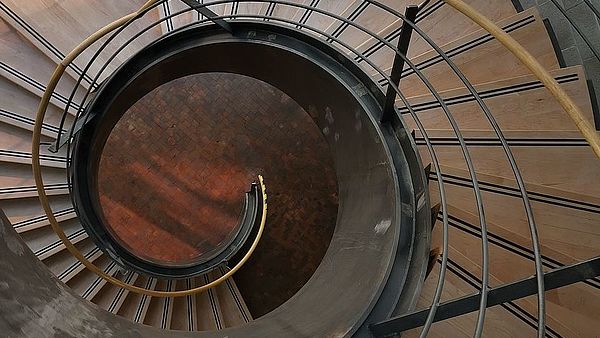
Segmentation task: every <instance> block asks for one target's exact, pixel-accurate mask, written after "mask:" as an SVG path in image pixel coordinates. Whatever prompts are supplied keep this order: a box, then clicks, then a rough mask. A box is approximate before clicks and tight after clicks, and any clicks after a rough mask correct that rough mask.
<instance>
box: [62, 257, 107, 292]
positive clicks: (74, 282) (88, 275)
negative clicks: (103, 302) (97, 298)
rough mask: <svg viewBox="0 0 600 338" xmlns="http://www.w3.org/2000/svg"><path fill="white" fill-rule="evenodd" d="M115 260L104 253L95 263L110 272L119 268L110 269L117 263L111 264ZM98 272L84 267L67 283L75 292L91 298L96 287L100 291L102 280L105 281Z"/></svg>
mask: <svg viewBox="0 0 600 338" xmlns="http://www.w3.org/2000/svg"><path fill="white" fill-rule="evenodd" d="M111 263H113V261H112V260H111V259H110V258H109V257H108V256H106V255H102V256H101V257H99V258H98V259H96V260H95V261H94V264H95V265H96V266H97V267H98V268H100V269H101V270H102V271H105V272H108V273H110V271H115V272H116V270H117V269H110V267H111V266H114V265H115V264H114V263H113V264H111ZM98 278H100V277H99V276H98V275H97V274H95V273H94V272H92V271H91V270H89V269H87V268H84V269H83V270H82V271H81V272H80V273H78V274H77V275H76V276H74V277H73V278H71V279H69V280H68V281H67V282H66V284H67V286H69V287H70V288H71V289H72V290H73V291H74V292H75V293H77V294H78V295H80V296H82V297H83V298H86V299H90V298H91V297H93V295H91V294H92V293H93V292H94V291H95V290H96V289H97V290H98V291H99V290H100V288H101V287H102V285H104V284H102V285H100V282H101V281H103V279H102V278H100V280H99V279H98Z"/></svg>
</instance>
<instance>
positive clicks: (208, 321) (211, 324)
mask: <svg viewBox="0 0 600 338" xmlns="http://www.w3.org/2000/svg"><path fill="white" fill-rule="evenodd" d="M215 278H218V277H217V276H216V275H215V274H210V273H209V274H204V275H202V276H199V277H197V278H196V285H206V284H208V283H210V282H211V281H213V280H214V279H215ZM196 305H197V313H196V318H197V323H198V330H200V331H211V330H220V329H222V328H224V327H226V326H225V325H226V323H225V315H226V314H225V313H224V312H223V309H222V304H221V301H220V299H219V297H218V294H217V291H216V290H215V289H214V288H212V289H209V290H207V291H205V292H202V293H199V294H196Z"/></svg>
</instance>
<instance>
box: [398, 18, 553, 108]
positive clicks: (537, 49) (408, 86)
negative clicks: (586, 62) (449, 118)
mask: <svg viewBox="0 0 600 338" xmlns="http://www.w3.org/2000/svg"><path fill="white" fill-rule="evenodd" d="M499 25H500V26H501V27H505V29H506V30H507V31H509V34H510V35H511V36H512V37H513V38H514V39H515V40H517V41H518V42H520V43H521V44H522V45H523V46H524V47H525V49H526V50H527V51H528V52H529V53H531V54H532V55H533V57H535V58H536V59H537V60H538V62H539V63H540V64H541V65H542V66H544V67H545V68H546V69H556V68H559V65H558V60H557V58H556V54H555V51H554V48H553V47H552V43H551V42H550V38H549V36H548V32H547V31H546V28H545V26H544V24H543V22H542V19H541V17H540V16H539V14H538V13H537V11H536V10H535V9H530V10H527V11H524V12H521V13H518V14H516V15H514V16H512V17H510V18H508V19H505V20H502V21H501V22H499ZM508 27H510V28H508ZM486 36H489V35H488V34H487V32H484V31H483V30H480V31H477V32H474V33H472V34H469V35H467V36H465V37H462V38H461V39H459V40H457V41H454V42H452V43H450V44H447V45H445V46H442V47H441V48H442V49H443V50H444V51H445V52H447V53H451V59H452V61H453V63H454V64H455V65H456V66H457V67H458V68H459V69H460V70H461V72H462V73H463V74H464V75H465V77H466V78H467V79H468V80H469V81H470V82H471V83H481V82H489V81H493V80H496V79H504V78H508V77H515V76H518V75H526V74H530V71H529V69H527V68H526V67H525V66H524V65H523V64H522V63H521V62H520V61H519V60H518V59H517V58H516V57H515V56H514V55H512V53H511V52H510V51H508V50H507V49H506V48H505V47H504V46H503V45H502V44H500V43H499V42H498V41H497V40H495V39H493V38H486ZM438 60H441V58H440V57H439V56H438V54H437V52H435V51H431V52H429V53H425V54H422V55H419V56H417V57H415V58H413V59H411V62H412V63H413V64H415V65H416V66H417V68H419V69H420V70H421V73H422V74H423V76H425V77H427V79H429V81H430V82H431V84H432V85H433V86H434V88H435V89H436V90H437V91H441V90H446V89H452V88H457V87H461V86H463V83H462V81H461V80H460V79H459V78H458V77H457V76H456V75H455V73H454V72H453V71H452V70H451V69H450V67H449V66H448V65H447V64H446V62H444V61H443V60H442V61H438ZM481 69H486V71H485V72H482V71H481ZM405 72H406V71H405ZM409 74H410V75H409ZM400 89H401V90H402V92H403V93H404V94H405V95H406V96H408V97H410V96H416V95H419V94H426V93H429V92H430V91H429V89H428V88H427V87H426V86H425V85H424V84H423V82H422V81H421V79H420V78H419V77H418V76H417V74H414V73H412V74H411V72H408V73H406V75H405V76H404V77H403V78H402V80H401V81H400Z"/></svg>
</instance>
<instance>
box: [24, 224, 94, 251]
mask: <svg viewBox="0 0 600 338" xmlns="http://www.w3.org/2000/svg"><path fill="white" fill-rule="evenodd" d="M60 226H61V228H62V229H63V231H64V232H65V234H66V235H67V237H68V238H69V240H71V242H72V243H78V242H81V241H83V240H85V239H87V238H88V234H87V232H85V230H84V229H83V228H82V227H81V224H80V223H79V221H77V220H68V221H65V222H61V223H60ZM21 237H22V238H23V240H24V241H25V242H26V243H27V245H28V246H29V248H30V249H31V251H33V253H34V254H35V255H36V256H37V257H38V259H40V260H44V259H46V258H49V257H51V256H52V255H54V254H56V253H58V252H60V251H62V250H65V246H64V245H63V243H62V242H61V240H60V239H59V238H58V236H57V235H56V234H55V233H54V231H53V230H52V229H51V228H50V227H45V228H41V229H36V230H33V231H28V232H26V233H22V234H21Z"/></svg>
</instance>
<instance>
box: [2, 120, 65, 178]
mask: <svg viewBox="0 0 600 338" xmlns="http://www.w3.org/2000/svg"><path fill="white" fill-rule="evenodd" d="M32 137H33V134H32V133H31V132H30V131H28V130H24V129H22V128H19V127H16V126H13V125H10V124H5V123H0V161H2V162H5V163H23V164H31V140H32ZM52 141H54V139H52V138H48V137H44V136H42V142H45V143H47V144H48V143H50V142H52ZM65 151H66V149H62V150H61V151H60V152H58V153H51V152H49V151H48V146H47V145H42V146H40V162H42V163H43V164H42V165H44V166H47V167H55V168H65V167H66V157H65ZM0 165H1V164H0ZM0 175H1V174H0Z"/></svg>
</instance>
